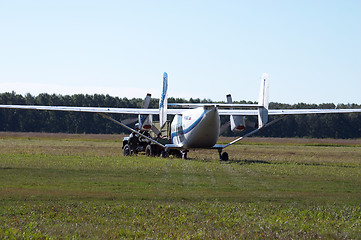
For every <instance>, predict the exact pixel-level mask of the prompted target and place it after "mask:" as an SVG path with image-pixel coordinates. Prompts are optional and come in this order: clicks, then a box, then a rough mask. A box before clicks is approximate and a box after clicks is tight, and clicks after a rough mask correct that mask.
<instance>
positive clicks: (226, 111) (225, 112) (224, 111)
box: [218, 109, 361, 116]
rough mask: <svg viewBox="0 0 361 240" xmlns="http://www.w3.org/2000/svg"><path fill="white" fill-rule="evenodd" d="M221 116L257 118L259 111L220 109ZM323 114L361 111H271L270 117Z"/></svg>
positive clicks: (269, 111)
mask: <svg viewBox="0 0 361 240" xmlns="http://www.w3.org/2000/svg"><path fill="white" fill-rule="evenodd" d="M218 112H219V115H242V116H257V114H258V110H238V109H219V110H218ZM321 113H361V109H269V110H268V115H304V114H321Z"/></svg>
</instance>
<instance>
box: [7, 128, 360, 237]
mask: <svg viewBox="0 0 361 240" xmlns="http://www.w3.org/2000/svg"><path fill="white" fill-rule="evenodd" d="M121 140H122V136H121V135H86V134H45V133H7V132H1V133H0V238H1V239H6V238H10V239H12V238H16V239H22V238H23V239H59V238H60V239H134V238H137V239H210V238H211V239H275V238H276V239H291V238H292V239H318V238H319V239H361V139H357V140H333V139H279V138H249V139H246V140H245V141H241V142H239V143H237V144H235V145H234V146H231V147H230V148H229V149H227V152H228V153H229V156H230V161H228V162H220V161H219V160H218V152H217V151H211V150H197V151H191V152H190V153H189V155H188V157H189V158H190V159H188V160H182V159H176V158H166V159H162V158H148V157H146V156H144V155H138V156H132V157H123V155H122V149H121ZM220 141H221V143H226V142H229V139H223V138H221V139H220Z"/></svg>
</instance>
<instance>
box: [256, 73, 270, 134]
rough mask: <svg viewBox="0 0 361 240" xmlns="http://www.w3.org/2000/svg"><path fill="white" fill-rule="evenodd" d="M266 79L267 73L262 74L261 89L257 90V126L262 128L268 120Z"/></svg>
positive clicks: (267, 77)
mask: <svg viewBox="0 0 361 240" xmlns="http://www.w3.org/2000/svg"><path fill="white" fill-rule="evenodd" d="M268 79H269V76H268V74H267V73H264V74H262V79H261V89H260V92H259V100H258V105H260V106H261V107H259V108H258V128H262V127H263V126H264V125H265V124H266V123H267V122H268V105H269V102H268Z"/></svg>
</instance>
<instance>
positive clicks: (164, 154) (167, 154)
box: [160, 150, 169, 158]
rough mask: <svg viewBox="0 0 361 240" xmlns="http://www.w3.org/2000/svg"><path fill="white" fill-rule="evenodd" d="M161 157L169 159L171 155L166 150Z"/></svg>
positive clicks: (161, 153)
mask: <svg viewBox="0 0 361 240" xmlns="http://www.w3.org/2000/svg"><path fill="white" fill-rule="evenodd" d="M160 157H161V158H167V157H169V153H168V152H167V151H166V150H162V151H161V152H160Z"/></svg>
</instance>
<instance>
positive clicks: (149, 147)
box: [145, 144, 154, 157]
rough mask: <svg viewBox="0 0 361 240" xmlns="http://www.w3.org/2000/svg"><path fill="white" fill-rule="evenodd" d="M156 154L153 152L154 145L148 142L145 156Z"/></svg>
mask: <svg viewBox="0 0 361 240" xmlns="http://www.w3.org/2000/svg"><path fill="white" fill-rule="evenodd" d="M153 155H154V154H153V149H152V146H151V145H150V144H148V145H147V146H146V147H145V156H147V157H152V156H153Z"/></svg>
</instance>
